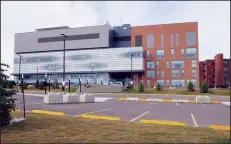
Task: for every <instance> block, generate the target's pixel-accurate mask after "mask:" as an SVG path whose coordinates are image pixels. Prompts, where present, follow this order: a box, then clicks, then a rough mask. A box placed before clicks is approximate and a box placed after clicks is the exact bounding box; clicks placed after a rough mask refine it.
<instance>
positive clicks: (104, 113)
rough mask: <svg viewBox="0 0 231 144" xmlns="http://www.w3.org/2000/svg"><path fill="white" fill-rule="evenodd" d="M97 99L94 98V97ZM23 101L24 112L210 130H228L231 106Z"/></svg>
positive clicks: (30, 98) (19, 104)
mask: <svg viewBox="0 0 231 144" xmlns="http://www.w3.org/2000/svg"><path fill="white" fill-rule="evenodd" d="M14 97H15V98H17V99H18V100H16V107H17V108H20V109H23V105H22V102H23V101H22V96H21V95H15V96H14ZM99 97H100V96H98V95H96V96H95V98H99ZM25 98H26V111H32V110H45V111H56V112H64V113H65V114H66V115H70V116H76V117H78V116H81V114H88V115H94V116H101V117H105V119H107V118H114V117H115V118H119V119H120V120H126V121H131V122H140V120H158V121H170V122H180V123H184V124H185V125H186V126H192V127H210V126H211V125H217V126H228V127H230V107H227V106H224V105H221V104H196V103H164V102H140V101H119V100H117V99H115V98H114V99H108V100H106V101H104V102H97V103H81V104H49V105H48V104H43V97H39V96H25ZM101 98H102V97H101Z"/></svg>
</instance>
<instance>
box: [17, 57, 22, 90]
mask: <svg viewBox="0 0 231 144" xmlns="http://www.w3.org/2000/svg"><path fill="white" fill-rule="evenodd" d="M18 56H19V68H18V71H19V72H18V81H19V82H20V78H21V74H20V72H21V58H22V56H21V55H18ZM20 85H21V82H20ZM21 91H22V89H21Z"/></svg>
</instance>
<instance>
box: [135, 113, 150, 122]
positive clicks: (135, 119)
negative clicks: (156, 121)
mask: <svg viewBox="0 0 231 144" xmlns="http://www.w3.org/2000/svg"><path fill="white" fill-rule="evenodd" d="M149 112H150V111H147V112H145V113H143V114H142V115H140V116H138V117H135V118H134V119H132V120H130V122H132V121H134V120H137V119H138V118H140V117H142V116H144V115H146V114H147V113H149Z"/></svg>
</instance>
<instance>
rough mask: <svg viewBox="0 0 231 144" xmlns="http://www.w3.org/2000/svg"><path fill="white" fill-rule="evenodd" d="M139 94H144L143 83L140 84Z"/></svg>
mask: <svg viewBox="0 0 231 144" xmlns="http://www.w3.org/2000/svg"><path fill="white" fill-rule="evenodd" d="M139 92H144V85H143V83H142V82H140V85H139Z"/></svg>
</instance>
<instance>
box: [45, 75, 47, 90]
mask: <svg viewBox="0 0 231 144" xmlns="http://www.w3.org/2000/svg"><path fill="white" fill-rule="evenodd" d="M46 93H47V74H45V94H46Z"/></svg>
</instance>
